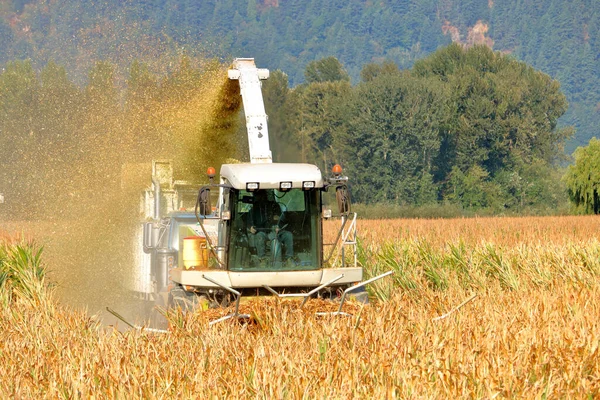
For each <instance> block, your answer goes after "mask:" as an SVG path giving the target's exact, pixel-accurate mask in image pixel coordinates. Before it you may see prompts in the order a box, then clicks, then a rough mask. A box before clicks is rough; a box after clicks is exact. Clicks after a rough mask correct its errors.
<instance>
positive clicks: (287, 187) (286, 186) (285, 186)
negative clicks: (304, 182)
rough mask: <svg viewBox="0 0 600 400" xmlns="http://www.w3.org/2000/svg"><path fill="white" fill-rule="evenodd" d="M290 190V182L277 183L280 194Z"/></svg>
mask: <svg viewBox="0 0 600 400" xmlns="http://www.w3.org/2000/svg"><path fill="white" fill-rule="evenodd" d="M291 188H292V182H280V183H279V190H281V191H282V192H285V191H287V190H290V189H291Z"/></svg>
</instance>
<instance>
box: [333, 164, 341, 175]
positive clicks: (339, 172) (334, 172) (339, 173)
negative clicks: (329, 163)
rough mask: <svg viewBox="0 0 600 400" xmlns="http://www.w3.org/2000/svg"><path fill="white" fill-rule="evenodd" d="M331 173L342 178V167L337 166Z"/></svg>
mask: <svg viewBox="0 0 600 400" xmlns="http://www.w3.org/2000/svg"><path fill="white" fill-rule="evenodd" d="M331 172H333V175H335V176H340V175H341V174H342V166H341V165H340V164H335V165H334V166H333V168H331Z"/></svg>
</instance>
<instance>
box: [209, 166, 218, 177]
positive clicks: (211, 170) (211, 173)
mask: <svg viewBox="0 0 600 400" xmlns="http://www.w3.org/2000/svg"><path fill="white" fill-rule="evenodd" d="M216 173H217V171H215V169H214V168H213V167H208V169H207V170H206V175H208V177H209V178H211V179H212V178H214V177H215V174H216Z"/></svg>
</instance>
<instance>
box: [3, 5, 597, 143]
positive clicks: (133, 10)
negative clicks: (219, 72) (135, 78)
mask: <svg viewBox="0 0 600 400" xmlns="http://www.w3.org/2000/svg"><path fill="white" fill-rule="evenodd" d="M0 17H1V18H0V62H2V63H5V62H7V61H9V60H14V59H23V58H30V59H31V60H33V62H34V65H37V66H40V67H41V66H42V65H44V64H46V62H47V61H49V60H54V61H56V62H57V63H58V64H60V65H66V66H67V69H68V71H69V73H70V74H71V76H72V78H73V79H75V80H78V81H80V82H82V81H83V80H84V79H85V77H86V76H87V73H88V71H89V70H90V68H91V67H92V65H93V63H94V62H95V61H97V60H108V61H110V62H112V63H114V64H116V65H117V66H119V67H121V68H122V72H124V69H125V68H127V67H128V66H129V65H131V62H132V60H133V59H134V58H138V59H142V60H143V61H145V62H148V61H151V60H153V61H155V62H156V65H155V68H159V67H160V66H161V63H162V67H166V68H168V67H169V66H170V65H169V63H168V62H167V63H166V62H164V60H166V59H167V58H168V57H169V55H170V54H173V53H177V52H181V51H182V50H184V51H187V52H190V53H196V52H202V53H204V54H208V55H211V56H212V55H216V56H220V57H223V58H228V57H232V56H252V57H255V58H257V63H258V64H259V65H261V66H264V67H267V68H270V69H272V70H275V69H281V70H282V71H285V72H286V73H287V74H288V75H289V80H290V83H291V84H292V85H295V84H299V83H301V82H302V81H303V72H304V70H305V67H306V65H307V64H308V63H309V62H310V61H313V60H317V59H321V58H323V57H326V56H335V57H337V58H338V59H339V60H340V61H341V62H342V63H343V64H344V66H345V67H346V69H347V70H348V72H349V74H350V76H351V77H352V79H353V81H355V82H356V81H358V78H359V73H360V70H361V69H362V67H363V66H364V65H365V64H367V63H372V62H383V61H384V60H391V61H393V62H395V63H397V64H398V65H399V66H400V68H408V67H410V66H412V65H413V63H414V62H415V60H417V59H420V58H423V57H424V56H425V55H427V54H429V53H431V52H433V51H434V50H436V49H437V48H439V47H440V46H443V45H447V44H449V43H450V42H451V41H459V42H462V43H485V44H487V45H488V46H491V47H492V48H493V49H494V50H500V51H502V52H506V53H510V54H512V55H514V57H516V58H517V59H519V60H523V61H525V62H527V63H529V64H531V65H532V66H534V67H535V68H536V69H539V70H541V71H543V72H545V73H547V74H549V75H550V76H552V77H553V78H556V79H558V80H559V81H560V82H561V85H562V90H563V92H564V93H565V94H566V96H567V99H568V101H569V104H570V108H569V111H568V112H567V114H566V115H565V116H563V117H562V119H561V121H562V123H563V124H566V125H574V126H576V128H577V133H576V136H575V138H574V139H573V140H572V141H571V145H570V146H568V148H567V150H572V149H573V148H574V147H575V146H577V145H581V144H585V143H587V141H588V140H589V138H590V137H592V136H598V135H599V132H598V130H597V128H596V127H597V126H600V89H599V88H600V84H599V83H600V66H599V65H600V64H599V60H598V58H599V55H600V27H599V24H600V2H598V1H594V0H572V1H564V0H544V1H533V0H525V1H523V0H504V1H494V0H460V1H459V0H380V1H364V0H328V1H321V0H202V1H198V0H142V1H133V0H129V1H115V0H106V1H95V0H32V1H27V0H13V1H3V2H1V3H0ZM123 75H125V74H123Z"/></svg>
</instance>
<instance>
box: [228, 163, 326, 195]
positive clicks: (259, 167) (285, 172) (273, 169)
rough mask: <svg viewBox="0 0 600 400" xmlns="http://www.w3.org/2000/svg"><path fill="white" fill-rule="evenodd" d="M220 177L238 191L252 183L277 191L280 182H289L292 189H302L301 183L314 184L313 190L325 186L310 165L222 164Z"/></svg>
mask: <svg viewBox="0 0 600 400" xmlns="http://www.w3.org/2000/svg"><path fill="white" fill-rule="evenodd" d="M221 177H222V178H226V179H227V181H228V182H229V184H230V185H231V186H233V187H234V188H236V189H240V190H241V189H246V184H248V183H252V182H256V183H259V184H260V188H261V189H278V188H279V187H280V184H281V182H291V183H292V188H302V187H303V182H314V187H315V188H321V187H323V186H324V184H325V181H324V179H323V174H321V170H320V169H319V168H318V167H317V166H316V165H311V164H288V163H264V164H249V163H244V164H223V165H222V166H221Z"/></svg>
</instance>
